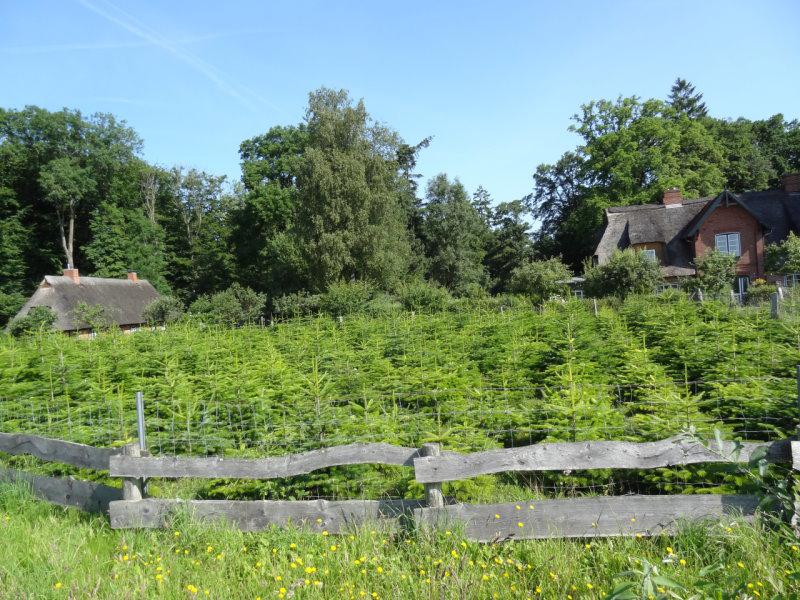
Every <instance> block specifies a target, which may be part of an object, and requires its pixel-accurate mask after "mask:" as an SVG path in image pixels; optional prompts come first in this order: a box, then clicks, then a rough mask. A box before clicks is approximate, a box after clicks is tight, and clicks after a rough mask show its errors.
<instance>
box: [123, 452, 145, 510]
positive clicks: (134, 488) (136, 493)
mask: <svg viewBox="0 0 800 600" xmlns="http://www.w3.org/2000/svg"><path fill="white" fill-rule="evenodd" d="M122 454H124V455H125V456H137V457H138V456H141V455H142V449H141V448H140V447H139V443H138V442H134V443H133V444H127V445H125V446H123V448H122ZM122 498H123V499H124V500H141V499H142V498H144V480H143V479H140V478H138V477H126V478H125V479H123V480H122Z"/></svg>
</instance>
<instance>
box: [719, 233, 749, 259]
mask: <svg viewBox="0 0 800 600" xmlns="http://www.w3.org/2000/svg"><path fill="white" fill-rule="evenodd" d="M714 246H715V247H716V249H717V250H718V251H719V252H722V253H723V254H731V255H733V256H741V255H742V244H741V238H740V237H739V234H738V233H718V234H717V235H715V236H714Z"/></svg>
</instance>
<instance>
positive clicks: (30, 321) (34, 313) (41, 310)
mask: <svg viewBox="0 0 800 600" xmlns="http://www.w3.org/2000/svg"><path fill="white" fill-rule="evenodd" d="M55 322H56V313H54V312H53V311H52V310H51V309H50V308H49V307H47V306H34V307H33V308H31V309H30V310H29V311H28V314H27V315H25V316H24V317H20V318H19V319H14V320H13V321H11V323H10V324H9V326H8V331H9V333H10V334H11V335H15V336H21V335H27V334H29V333H36V332H38V331H49V330H50V329H52V328H53V324H54V323H55Z"/></svg>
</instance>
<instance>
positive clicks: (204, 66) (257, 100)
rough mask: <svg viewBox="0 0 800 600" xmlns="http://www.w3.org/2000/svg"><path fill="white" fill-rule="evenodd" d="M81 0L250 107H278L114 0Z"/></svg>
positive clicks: (85, 5)
mask: <svg viewBox="0 0 800 600" xmlns="http://www.w3.org/2000/svg"><path fill="white" fill-rule="evenodd" d="M78 2H79V3H80V4H82V5H83V6H84V7H86V8H87V9H89V10H91V11H92V12H94V13H95V14H98V15H100V16H101V17H103V18H104V19H106V20H107V21H110V22H111V23H114V24H115V25H119V26H120V27H122V28H123V29H125V30H126V31H128V32H129V33H132V34H133V35H135V36H137V37H139V38H141V39H143V40H144V41H146V42H148V43H150V44H152V45H154V46H157V47H159V48H162V49H163V50H165V51H166V52H168V53H169V54H171V55H172V56H174V57H175V58H177V59H178V60H180V61H182V62H184V63H186V64H187V65H189V66H190V67H192V68H193V69H194V70H195V71H197V72H198V73H200V74H201V75H203V76H205V77H206V79H208V80H209V81H211V82H212V83H214V84H215V85H216V86H217V88H219V89H220V91H222V92H223V93H225V94H227V95H228V96H231V97H232V98H234V99H236V100H237V101H238V102H239V103H240V104H242V105H243V106H245V107H246V108H248V109H249V110H251V111H253V112H257V109H258V104H265V105H267V106H270V107H271V108H273V109H276V110H277V107H276V106H275V105H273V104H271V103H270V102H268V101H267V100H266V99H264V98H263V97H261V96H260V95H258V94H257V93H256V92H254V91H253V90H251V89H249V88H247V87H245V86H243V85H241V84H238V83H236V82H234V81H231V80H230V79H229V78H227V77H226V76H225V74H224V73H222V72H221V71H220V70H219V69H217V68H216V67H214V66H213V65H211V64H209V63H207V62H206V61H204V60H203V59H201V58H200V57H198V56H195V55H194V54H192V53H191V52H189V51H188V50H186V49H185V48H182V47H181V46H179V45H177V44H176V43H174V42H172V41H170V40H169V39H167V38H166V37H164V36H163V35H161V34H160V33H158V32H157V31H155V30H153V29H152V28H150V27H148V26H146V25H145V24H143V23H142V22H141V21H139V20H138V19H136V17H134V16H133V15H131V14H129V13H127V12H125V11H124V10H122V9H120V8H119V7H117V6H114V5H113V4H112V3H110V2H107V1H105V0H101V2H102V4H103V6H98V5H97V4H95V3H93V2H90V1H89V0H78ZM106 7H108V8H106ZM109 9H110V10H109Z"/></svg>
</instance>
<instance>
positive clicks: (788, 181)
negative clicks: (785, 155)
mask: <svg viewBox="0 0 800 600" xmlns="http://www.w3.org/2000/svg"><path fill="white" fill-rule="evenodd" d="M783 191H784V192H786V193H787V194H797V193H800V173H787V174H786V175H784V176H783Z"/></svg>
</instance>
